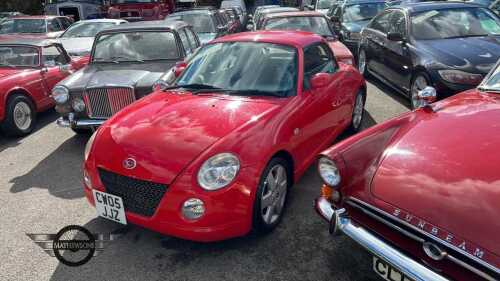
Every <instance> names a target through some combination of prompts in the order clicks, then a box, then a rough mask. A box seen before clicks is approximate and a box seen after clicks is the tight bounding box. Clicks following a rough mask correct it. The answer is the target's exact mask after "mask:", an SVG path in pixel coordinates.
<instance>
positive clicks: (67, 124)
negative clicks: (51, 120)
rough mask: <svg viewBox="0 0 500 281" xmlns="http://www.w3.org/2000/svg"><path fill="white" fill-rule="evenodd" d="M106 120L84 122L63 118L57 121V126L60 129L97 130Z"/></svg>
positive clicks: (86, 120) (85, 120) (87, 120)
mask: <svg viewBox="0 0 500 281" xmlns="http://www.w3.org/2000/svg"><path fill="white" fill-rule="evenodd" d="M105 121H106V120H103V119H83V120H73V121H70V120H68V119H64V118H63V117H60V118H59V119H57V121H56V124H57V125H58V126H59V127H64V128H74V129H79V128H82V129H84V128H96V127H99V126H101V125H102V124H103V123H104V122H105Z"/></svg>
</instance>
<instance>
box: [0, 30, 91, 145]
mask: <svg viewBox="0 0 500 281" xmlns="http://www.w3.org/2000/svg"><path fill="white" fill-rule="evenodd" d="M87 62H88V58H86V57H78V58H73V59H72V58H71V57H70V56H69V55H68V54H67V53H66V51H65V50H64V48H63V46H62V45H61V44H59V43H55V42H53V41H49V40H39V39H32V40H31V39H11V40H2V41H0V128H1V129H2V130H3V131H4V132H5V133H7V134H9V135H16V136H20V135H26V134H28V133H30V132H31V131H32V130H33V128H34V127H35V117H36V112H40V111H43V110H46V109H48V108H50V107H53V106H54V100H53V99H52V97H51V96H50V93H51V91H52V88H53V87H54V85H55V84H57V82H59V81H61V80H62V79H64V78H66V77H67V76H68V75H70V74H71V73H72V72H73V71H74V70H77V69H80V68H82V67H83V66H84V65H85V64H86V63H87Z"/></svg>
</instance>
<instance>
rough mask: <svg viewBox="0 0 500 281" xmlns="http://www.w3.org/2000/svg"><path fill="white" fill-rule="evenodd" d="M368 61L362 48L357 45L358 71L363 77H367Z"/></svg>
mask: <svg viewBox="0 0 500 281" xmlns="http://www.w3.org/2000/svg"><path fill="white" fill-rule="evenodd" d="M367 67H368V61H367V59H366V52H365V50H364V49H363V48H361V47H359V53H358V71H359V73H361V75H363V76H364V77H368V70H367Z"/></svg>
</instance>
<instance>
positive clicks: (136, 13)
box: [120, 11, 141, 18]
mask: <svg viewBox="0 0 500 281" xmlns="http://www.w3.org/2000/svg"><path fill="white" fill-rule="evenodd" d="M140 16H141V14H140V13H139V11H123V12H120V17H121V18H137V17H140Z"/></svg>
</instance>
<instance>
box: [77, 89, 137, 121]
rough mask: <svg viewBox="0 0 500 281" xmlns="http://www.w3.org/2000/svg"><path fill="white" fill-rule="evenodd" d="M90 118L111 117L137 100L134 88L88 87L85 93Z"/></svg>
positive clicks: (84, 97)
mask: <svg viewBox="0 0 500 281" xmlns="http://www.w3.org/2000/svg"><path fill="white" fill-rule="evenodd" d="M83 99H84V101H85V105H86V107H87V114H88V115H89V117H90V118H109V117H111V116H112V115H113V114H115V113H117V112H118V111H120V110H121V109H122V108H124V107H126V106H127V105H129V104H131V103H133V102H134V101H135V95H134V89H133V88H127V87H117V88H95V89H87V90H85V92H84V94H83Z"/></svg>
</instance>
